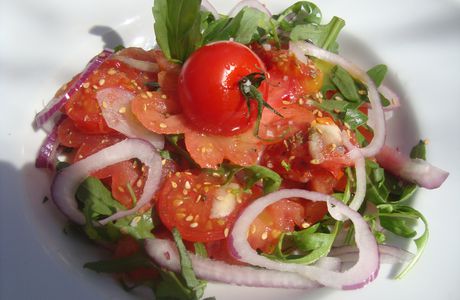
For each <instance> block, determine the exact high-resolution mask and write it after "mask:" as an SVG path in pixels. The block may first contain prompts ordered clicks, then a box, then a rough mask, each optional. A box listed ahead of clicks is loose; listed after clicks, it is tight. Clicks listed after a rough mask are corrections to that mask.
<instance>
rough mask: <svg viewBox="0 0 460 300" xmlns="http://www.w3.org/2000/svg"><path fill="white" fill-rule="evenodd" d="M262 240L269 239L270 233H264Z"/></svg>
mask: <svg viewBox="0 0 460 300" xmlns="http://www.w3.org/2000/svg"><path fill="white" fill-rule="evenodd" d="M261 238H262V239H263V240H266V239H268V232H266V231H264V233H262V236H261Z"/></svg>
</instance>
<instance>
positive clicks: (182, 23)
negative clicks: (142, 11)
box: [152, 0, 202, 63]
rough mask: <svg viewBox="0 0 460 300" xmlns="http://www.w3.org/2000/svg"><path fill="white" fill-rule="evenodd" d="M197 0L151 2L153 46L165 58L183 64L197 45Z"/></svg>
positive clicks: (199, 41)
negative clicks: (153, 33) (153, 21)
mask: <svg viewBox="0 0 460 300" xmlns="http://www.w3.org/2000/svg"><path fill="white" fill-rule="evenodd" d="M200 7H201V0H155V2H154V6H153V8H152V12H153V16H154V19H155V24H154V29H155V36H156V39H157V43H158V45H159V46H160V48H161V50H162V51H163V53H164V54H165V56H166V57H167V58H168V59H169V60H172V61H175V62H179V63H180V62H184V61H185V60H186V59H187V57H188V56H189V55H190V54H191V53H192V52H193V51H195V49H197V48H198V47H199V46H200V44H201V38H202V36H201V17H200Z"/></svg>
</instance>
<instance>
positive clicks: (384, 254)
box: [329, 245, 414, 264]
mask: <svg viewBox="0 0 460 300" xmlns="http://www.w3.org/2000/svg"><path fill="white" fill-rule="evenodd" d="M378 248H379V254H380V262H381V263H383V264H397V263H406V262H410V261H411V260H412V259H413V258H414V254H413V253H410V252H408V251H406V250H403V249H400V248H396V247H393V246H389V245H378ZM358 255H359V250H358V248H356V247H354V246H342V247H336V248H332V249H331V251H330V252H329V256H331V257H338V258H340V260H341V261H342V263H354V262H356V261H357V260H358Z"/></svg>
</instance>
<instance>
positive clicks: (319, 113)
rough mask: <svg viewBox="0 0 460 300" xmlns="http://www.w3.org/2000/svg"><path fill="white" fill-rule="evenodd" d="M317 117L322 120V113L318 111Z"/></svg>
mask: <svg viewBox="0 0 460 300" xmlns="http://www.w3.org/2000/svg"><path fill="white" fill-rule="evenodd" d="M318 117H320V118H322V117H323V113H322V112H321V111H319V110H318Z"/></svg>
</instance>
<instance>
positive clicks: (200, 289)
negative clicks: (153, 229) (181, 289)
mask: <svg viewBox="0 0 460 300" xmlns="http://www.w3.org/2000/svg"><path fill="white" fill-rule="evenodd" d="M172 235H173V238H174V241H175V242H176V246H177V250H178V251H179V257H180V265H181V275H182V277H183V278H184V280H185V284H186V286H187V287H188V288H189V289H191V290H192V293H193V294H192V299H197V300H198V299H201V297H202V296H203V294H204V288H205V287H206V281H202V280H198V279H197V278H196V275H195V272H194V271H193V267H192V261H191V260H190V257H189V256H188V253H187V249H186V248H185V245H184V242H183V241H182V237H181V235H180V233H179V230H177V229H176V228H173V230H172Z"/></svg>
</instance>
